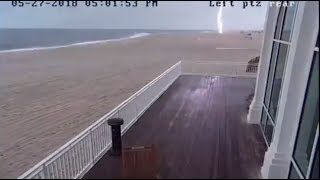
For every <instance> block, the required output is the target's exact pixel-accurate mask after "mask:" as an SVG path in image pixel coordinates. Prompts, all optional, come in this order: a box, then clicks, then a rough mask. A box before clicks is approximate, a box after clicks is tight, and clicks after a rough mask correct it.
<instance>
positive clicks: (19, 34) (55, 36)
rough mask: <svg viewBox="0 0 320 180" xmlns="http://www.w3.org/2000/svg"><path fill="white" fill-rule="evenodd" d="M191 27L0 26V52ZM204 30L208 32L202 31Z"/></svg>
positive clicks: (110, 39) (51, 46)
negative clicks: (11, 27)
mask: <svg viewBox="0 0 320 180" xmlns="http://www.w3.org/2000/svg"><path fill="white" fill-rule="evenodd" d="M177 32H179V33H188V32H195V31H194V30H191V31H189V30H187V31H185V30H137V29H130V30H129V29H128V30H127V29H125V30H124V29H121V30H120V29H112V30H109V29H0V52H8V51H9V52H10V51H23V50H34V49H44V48H59V47H67V46H72V45H84V44H90V43H100V42H108V41H119V40H123V39H130V38H139V37H143V36H148V35H152V34H157V33H177ZM204 32H207V31H204Z"/></svg>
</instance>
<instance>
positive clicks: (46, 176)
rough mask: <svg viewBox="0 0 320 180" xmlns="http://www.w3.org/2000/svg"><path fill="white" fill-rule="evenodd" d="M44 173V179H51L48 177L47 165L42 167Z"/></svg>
mask: <svg viewBox="0 0 320 180" xmlns="http://www.w3.org/2000/svg"><path fill="white" fill-rule="evenodd" d="M42 171H43V176H44V179H49V177H48V169H47V166H45V164H43V165H42Z"/></svg>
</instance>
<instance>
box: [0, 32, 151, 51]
mask: <svg viewBox="0 0 320 180" xmlns="http://www.w3.org/2000/svg"><path fill="white" fill-rule="evenodd" d="M149 35H151V33H136V34H134V35H131V36H128V37H124V38H119V39H108V40H99V41H85V42H80V43H72V44H67V45H60V46H49V47H31V48H21V49H9V50H0V53H13V52H25V51H36V50H50V49H60V48H66V47H74V46H85V45H91V44H106V43H109V42H116V41H123V40H129V39H136V38H142V37H145V36H149Z"/></svg>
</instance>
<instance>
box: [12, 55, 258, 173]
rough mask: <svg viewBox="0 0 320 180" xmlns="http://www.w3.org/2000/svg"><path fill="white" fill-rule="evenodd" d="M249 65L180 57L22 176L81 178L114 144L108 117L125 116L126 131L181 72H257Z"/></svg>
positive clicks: (201, 73)
mask: <svg viewBox="0 0 320 180" xmlns="http://www.w3.org/2000/svg"><path fill="white" fill-rule="evenodd" d="M246 68H247V64H246V63H226V62H206V61H198V62H194V61H193V62H191V61H183V62H181V61H180V62H178V63H177V64H175V65H174V66H172V67H171V68H169V69H168V70H166V71H165V72H164V73H162V74H161V75H160V76H158V77H157V78H155V79H154V80H153V81H151V82H150V83H148V84H147V85H146V86H144V87H143V88H141V89H140V90H139V91H138V92H136V93H135V94H133V95H132V96H131V97H129V98H128V99H127V100H125V101H124V102H122V103H121V104H120V105H119V106H117V107H116V108H114V109H113V110H112V111H110V112H109V113H108V114H106V115H104V116H103V117H102V118H100V119H99V120H97V121H96V122H95V123H94V124H92V125H91V126H89V127H88V128H87V129H85V130H84V131H83V132H81V133H80V134H79V135H77V136H76V137H74V138H73V139H72V140H70V141H69V142H67V143H66V144H65V145H63V146H62V147H60V148H59V149H58V150H56V151H55V152H54V153H52V154H51V155H49V156H48V157H46V158H45V159H43V160H42V161H41V162H39V163H38V164H36V165H35V166H34V167H33V168H31V169H30V170H28V171H27V172H25V173H24V174H23V175H21V176H20V177H18V178H19V179H62V178H63V179H73V178H81V177H82V176H83V175H85V174H86V173H87V172H88V170H90V168H91V167H92V166H94V164H95V163H96V162H97V161H98V160H99V159H100V158H101V157H102V156H103V155H104V154H105V153H106V152H107V151H108V149H109V148H110V147H111V132H110V131H111V130H110V127H109V126H108V124H107V120H108V119H110V118H114V117H120V118H122V119H123V120H124V125H123V127H124V128H122V134H124V133H125V132H126V131H127V130H128V129H129V128H130V127H131V126H132V125H133V124H134V123H135V122H136V121H137V120H138V118H139V117H140V116H141V115H142V114H143V113H144V112H145V111H146V110H147V109H148V108H149V107H150V106H151V104H152V103H153V102H154V101H156V100H157V99H158V98H159V97H160V95H161V94H162V93H163V92H164V91H165V90H166V89H167V88H168V87H169V86H170V85H171V84H172V83H173V82H174V81H175V80H176V79H177V78H178V77H179V76H180V75H181V74H197V75H212V76H237V77H238V76H245V77H255V76H256V74H255V73H247V72H246Z"/></svg>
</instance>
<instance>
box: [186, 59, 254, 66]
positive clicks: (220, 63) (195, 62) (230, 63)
mask: <svg viewBox="0 0 320 180" xmlns="http://www.w3.org/2000/svg"><path fill="white" fill-rule="evenodd" d="M182 63H192V64H212V65H236V66H237V65H245V66H246V65H248V62H230V61H188V60H183V62H182Z"/></svg>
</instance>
